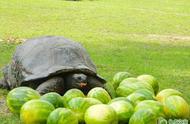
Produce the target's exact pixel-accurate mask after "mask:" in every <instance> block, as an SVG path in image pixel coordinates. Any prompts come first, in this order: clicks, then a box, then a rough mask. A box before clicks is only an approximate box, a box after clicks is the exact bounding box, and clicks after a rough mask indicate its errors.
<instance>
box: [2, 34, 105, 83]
mask: <svg viewBox="0 0 190 124" xmlns="http://www.w3.org/2000/svg"><path fill="white" fill-rule="evenodd" d="M68 72H82V73H85V74H89V75H92V76H95V77H97V78H99V79H100V80H101V81H102V82H105V80H104V79H102V78H101V77H99V76H98V75H97V71H96V66H95V65H94V64H93V62H92V61H91V59H90V57H89V55H88V53H87V52H86V50H85V49H84V48H83V47H82V45H81V44H80V43H77V42H73V41H71V40H68V39H65V38H64V37H61V36H44V37H39V38H34V39H29V40H27V41H25V42H24V43H23V44H21V45H20V46H18V47H17V48H16V52H15V54H14V56H13V60H12V62H11V64H10V65H9V66H6V68H5V69H4V75H5V77H7V78H8V79H7V80H8V83H11V81H13V82H15V81H16V83H15V85H18V86H19V85H20V84H21V83H22V82H28V81H32V80H37V79H43V78H47V77H48V76H53V75H57V74H64V73H68ZM13 87H14V86H13Z"/></svg>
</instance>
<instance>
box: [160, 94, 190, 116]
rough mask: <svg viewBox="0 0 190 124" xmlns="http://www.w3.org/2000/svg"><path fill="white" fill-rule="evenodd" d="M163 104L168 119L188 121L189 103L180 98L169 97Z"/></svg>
mask: <svg viewBox="0 0 190 124" xmlns="http://www.w3.org/2000/svg"><path fill="white" fill-rule="evenodd" d="M163 104H164V112H165V115H166V117H167V118H179V119H182V118H183V119H187V118H188V117H189V115H190V108H189V105H188V103H187V102H186V101H185V100H184V99H183V98H182V97H180V96H177V95H173V96H169V97H167V98H166V99H165V100H164V102H163Z"/></svg>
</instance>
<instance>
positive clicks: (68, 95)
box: [62, 89, 85, 107]
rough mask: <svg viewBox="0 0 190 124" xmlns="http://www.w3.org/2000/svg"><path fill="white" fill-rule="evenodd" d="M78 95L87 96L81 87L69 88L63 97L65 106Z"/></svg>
mask: <svg viewBox="0 0 190 124" xmlns="http://www.w3.org/2000/svg"><path fill="white" fill-rule="evenodd" d="M76 97H85V95H84V93H83V92H82V91H80V90H79V89H70V90H68V91H67V92H66V93H65V94H64V95H63V97H62V100H63V105H64V107H68V102H69V101H70V100H71V99H73V98H76Z"/></svg>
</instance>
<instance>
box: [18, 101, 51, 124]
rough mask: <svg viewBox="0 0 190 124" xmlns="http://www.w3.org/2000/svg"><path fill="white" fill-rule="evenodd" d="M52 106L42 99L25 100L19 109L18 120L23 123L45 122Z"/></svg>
mask: <svg viewBox="0 0 190 124" xmlns="http://www.w3.org/2000/svg"><path fill="white" fill-rule="evenodd" d="M53 110H54V106H53V105H52V104H51V103H49V102H47V101H44V100H31V101H28V102H26V103H25V104H24V105H23V106H22V108H21V111H20V120H21V122H22V123H23V124H46V121H47V118H48V116H49V114H50V113H51V112H52V111H53Z"/></svg>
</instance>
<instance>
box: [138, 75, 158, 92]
mask: <svg viewBox="0 0 190 124" xmlns="http://www.w3.org/2000/svg"><path fill="white" fill-rule="evenodd" d="M137 79H138V80H141V81H145V82H147V83H149V84H150V85H151V86H152V88H153V89H154V93H155V94H157V92H158V90H159V85H158V81H157V79H156V78H155V77H153V76H152V75H148V74H144V75H140V76H138V77H137Z"/></svg>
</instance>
